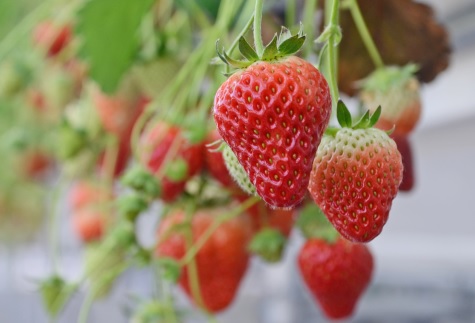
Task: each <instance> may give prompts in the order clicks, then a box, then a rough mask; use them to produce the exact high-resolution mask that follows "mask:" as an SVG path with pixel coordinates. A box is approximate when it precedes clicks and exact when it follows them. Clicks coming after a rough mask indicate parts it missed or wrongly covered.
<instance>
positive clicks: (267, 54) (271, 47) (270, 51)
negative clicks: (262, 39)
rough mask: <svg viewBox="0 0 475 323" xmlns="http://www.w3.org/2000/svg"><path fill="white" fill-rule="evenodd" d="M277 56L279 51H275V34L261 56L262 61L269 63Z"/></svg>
mask: <svg viewBox="0 0 475 323" xmlns="http://www.w3.org/2000/svg"><path fill="white" fill-rule="evenodd" d="M278 54H279V50H278V49H277V34H275V35H274V38H272V40H271V41H270V43H269V44H268V45H267V46H266V48H264V53H263V54H262V60H264V61H270V60H273V59H275V58H276V57H277V56H278Z"/></svg>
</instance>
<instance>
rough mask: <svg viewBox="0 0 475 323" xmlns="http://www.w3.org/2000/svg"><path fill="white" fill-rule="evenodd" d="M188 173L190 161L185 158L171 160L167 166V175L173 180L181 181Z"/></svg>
mask: <svg viewBox="0 0 475 323" xmlns="http://www.w3.org/2000/svg"><path fill="white" fill-rule="evenodd" d="M187 174H188V163H187V162H186V160H184V159H183V158H176V159H174V160H172V161H171V162H169V163H168V164H167V167H166V171H165V175H166V177H167V179H168V180H170V181H172V182H175V183H176V182H181V181H183V180H184V179H185V178H186V175H187Z"/></svg>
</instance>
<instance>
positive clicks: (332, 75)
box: [325, 0, 341, 111]
mask: <svg viewBox="0 0 475 323" xmlns="http://www.w3.org/2000/svg"><path fill="white" fill-rule="evenodd" d="M339 5H340V0H327V1H326V5H325V8H326V14H325V19H326V20H327V26H326V27H325V29H326V30H330V35H329V38H328V47H327V52H326V54H327V68H328V78H329V81H330V92H331V96H332V105H333V109H332V110H333V111H335V108H336V105H337V102H338V99H339V98H340V94H339V91H338V66H337V64H338V42H339V38H340V36H341V35H338V33H337V32H339V30H340V26H339V25H338V21H339V9H340V8H339ZM330 8H331V9H330ZM328 10H330V12H329V13H328Z"/></svg>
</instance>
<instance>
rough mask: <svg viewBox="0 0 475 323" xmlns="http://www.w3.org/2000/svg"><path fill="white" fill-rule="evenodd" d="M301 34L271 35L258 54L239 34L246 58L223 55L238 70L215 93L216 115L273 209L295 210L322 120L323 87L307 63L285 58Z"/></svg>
mask: <svg viewBox="0 0 475 323" xmlns="http://www.w3.org/2000/svg"><path fill="white" fill-rule="evenodd" d="M304 39H305V36H303V35H301V34H300V33H299V34H298V35H295V36H290V35H286V34H285V32H284V35H283V39H282V35H281V39H277V37H276V38H274V39H273V41H272V42H271V43H270V44H269V45H268V46H267V47H266V49H265V50H264V53H263V55H262V57H259V56H258V55H257V53H255V52H254V51H253V50H252V48H251V47H250V45H249V44H247V42H246V41H245V40H244V39H243V38H242V39H241V40H240V42H239V45H240V46H239V47H240V50H241V53H242V54H243V56H245V57H246V58H247V59H249V60H250V62H246V63H244V62H242V61H238V62H236V61H233V60H232V59H230V58H229V57H227V55H226V53H218V54H219V55H220V57H222V59H223V60H224V61H225V62H227V63H230V64H231V65H232V64H234V65H236V66H237V67H241V68H242V70H240V71H238V72H236V73H234V74H233V75H232V76H231V77H229V79H228V80H227V81H225V82H224V83H223V84H222V85H221V87H220V88H219V89H218V91H217V92H216V96H215V99H214V111H213V112H214V119H215V122H216V125H217V127H218V131H219V133H220V134H221V136H222V137H223V139H224V141H226V143H227V144H228V145H229V147H230V148H231V149H232V151H233V152H234V154H235V155H236V157H237V159H238V160H239V162H240V164H241V165H242V166H243V168H244V170H245V171H246V173H247V174H248V176H249V179H250V181H251V183H252V184H253V185H254V186H255V187H256V192H257V194H258V195H259V196H260V197H262V199H263V200H264V201H265V202H266V203H267V204H269V205H270V206H272V207H274V208H293V207H296V206H297V205H299V204H300V202H301V201H302V200H303V199H304V197H305V195H306V187H307V185H308V181H309V176H310V171H311V169H312V162H313V159H314V157H315V152H316V150H317V147H318V144H319V143H320V140H321V136H322V134H323V132H324V130H325V128H326V127H327V125H328V122H329V119H330V112H331V97H330V92H329V88H328V84H327V82H326V80H325V79H324V77H323V76H322V75H321V73H320V72H319V71H318V70H317V69H316V68H315V67H314V66H313V65H312V64H310V63H309V62H307V61H305V60H303V59H301V58H299V57H296V56H290V55H292V54H294V53H295V52H296V51H297V50H298V49H299V48H300V46H299V45H301V44H302V43H303V41H304Z"/></svg>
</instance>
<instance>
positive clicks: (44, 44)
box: [33, 21, 72, 57]
mask: <svg viewBox="0 0 475 323" xmlns="http://www.w3.org/2000/svg"><path fill="white" fill-rule="evenodd" d="M71 34H72V32H71V26H70V25H68V24H64V25H56V24H55V23H53V22H52V21H44V22H41V23H40V24H38V25H37V26H36V27H35V29H34V31H33V42H34V43H35V44H36V45H38V46H40V47H41V48H43V49H44V50H45V51H46V53H47V54H48V56H50V57H53V56H56V55H57V54H59V53H60V52H61V51H62V50H63V48H65V47H66V46H67V45H68V44H69V42H70V41H71V36H72V35H71Z"/></svg>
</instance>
